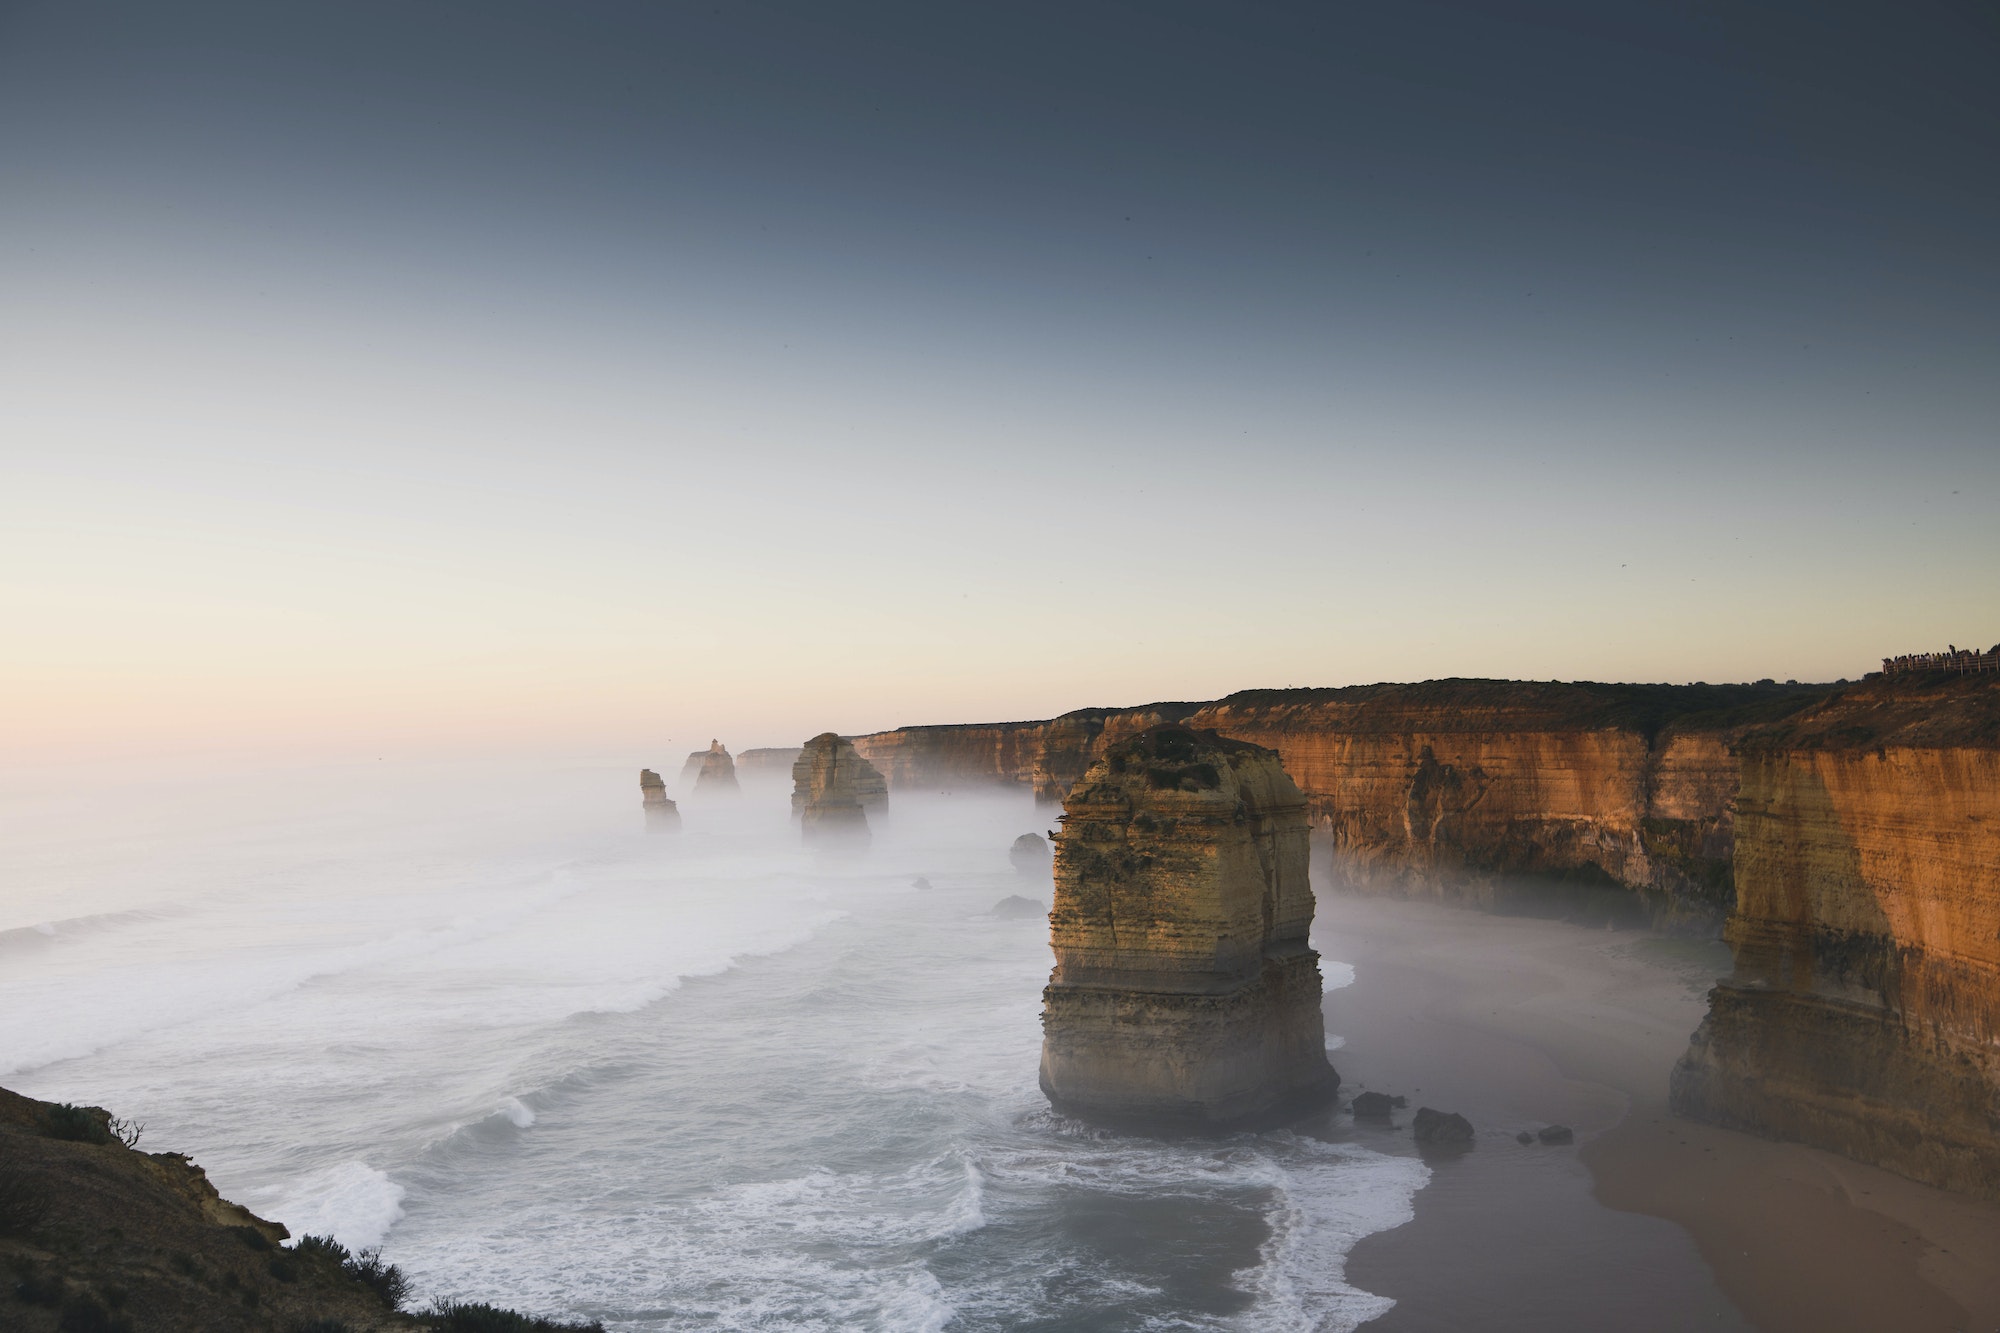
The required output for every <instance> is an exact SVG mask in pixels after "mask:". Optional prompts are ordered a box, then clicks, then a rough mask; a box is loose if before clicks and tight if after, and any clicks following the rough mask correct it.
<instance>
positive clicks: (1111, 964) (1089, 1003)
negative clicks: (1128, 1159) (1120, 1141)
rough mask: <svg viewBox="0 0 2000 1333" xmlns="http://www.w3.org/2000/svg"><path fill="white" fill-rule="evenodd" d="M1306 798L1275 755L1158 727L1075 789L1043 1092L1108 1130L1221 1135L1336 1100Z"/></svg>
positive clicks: (1068, 810) (1061, 841)
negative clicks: (1311, 942) (1316, 937)
mask: <svg viewBox="0 0 2000 1333" xmlns="http://www.w3.org/2000/svg"><path fill="white" fill-rule="evenodd" d="M1307 841H1308V835H1307V830H1306V818H1305V799H1304V797H1303V795H1302V794H1301V793H1300V792H1299V789H1298V788H1297V787H1296V786H1295V785H1294V784H1293V783H1292V781H1291V779H1290V778H1288V777H1286V776H1285V772H1284V769H1283V768H1282V767H1280V766H1279V763H1278V760H1277V756H1276V755H1275V754H1273V753H1272V752H1270V751H1269V750H1266V749H1263V748H1261V747H1259V746H1255V745H1248V744H1244V743H1242V742H1240V741H1231V740H1227V739H1224V738H1222V737H1218V736H1216V735H1214V734H1213V733H1204V732H1196V731H1190V730H1188V729H1186V728H1184V727H1177V726H1164V727H1158V728H1154V729H1152V730H1148V731H1145V732H1143V733H1141V734H1140V735H1138V736H1136V737H1133V738H1131V739H1129V740H1127V741H1124V742H1122V743H1120V744H1118V745H1115V746H1113V747H1111V749H1109V750H1108V751H1107V752H1106V754H1105V756H1104V757H1103V758H1102V759H1101V760H1100V761H1099V762H1098V763H1096V764H1094V765H1093V766H1092V767H1091V769H1090V771H1089V772H1088V773H1087V774H1086V775H1085V776H1084V778H1083V780H1082V781H1081V782H1079V783H1077V784H1076V786H1075V787H1074V788H1073V789H1072V790H1071V792H1070V794H1069V797H1068V799H1067V800H1066V801H1065V803H1064V814H1063V827H1062V831H1061V833H1060V834H1059V835H1058V837H1057V839H1056V860H1055V886H1056V888H1055V906H1054V909H1053V910H1052V911H1051V912H1050V915H1049V923H1050V944H1051V947H1052V948H1053V949H1054V951H1055V955H1056V966H1055V970H1054V972H1053V973H1052V974H1051V975H1050V978H1049V985H1048V988H1047V989H1046V990H1045V991H1044V992H1043V1002H1044V1008H1043V1014H1042V1025H1043V1033H1044V1038H1043V1046H1042V1068H1041V1083H1042V1090H1043V1091H1044V1092H1045V1093H1046V1094H1047V1095H1048V1098H1049V1100H1050V1102H1051V1103H1052V1104H1054V1105H1055V1107H1056V1108H1057V1109H1058V1110H1061V1111H1064V1112H1066V1113H1068V1114H1073V1115H1077V1116H1081V1117H1084V1118H1087V1119H1092V1120H1097V1121H1101V1122H1106V1123H1111V1124H1120V1125H1136V1126H1140V1127H1149V1128H1151V1127H1158V1128H1196V1129H1213V1128H1224V1127H1228V1126H1233V1125H1241V1124H1249V1123H1258V1122H1260V1121H1267V1120H1271V1119H1274V1118H1282V1117H1283V1116H1284V1115H1286V1114H1290V1113H1296V1112H1297V1111H1299V1110H1302V1109H1304V1108H1306V1107H1309V1106H1311V1105H1313V1104H1314V1103H1316V1102H1319V1101H1324V1100H1325V1099H1327V1098H1329V1097H1331V1096H1332V1095H1333V1093H1334V1091H1335V1090H1336V1089H1337V1088H1338V1086H1339V1082H1340V1080H1339V1077H1338V1076H1337V1075H1335V1074H1334V1072H1333V1070H1332V1068H1331V1067H1330V1066H1329V1065H1328V1064H1327V1061H1326V1035H1325V1030H1324V1027H1323V1024H1322V1020H1321V1017H1320V1008H1319V1004H1320V974H1319V955H1317V954H1316V953H1314V952H1313V951H1312V950H1311V948H1310V947H1308V945H1307V943H1306V937H1307V934H1308V932H1309V931H1310V929H1311V926H1312V914H1313V897H1312V889H1311V887H1310V885H1309V883H1308V880H1307V873H1306V861H1307V855H1308V847H1307Z"/></svg>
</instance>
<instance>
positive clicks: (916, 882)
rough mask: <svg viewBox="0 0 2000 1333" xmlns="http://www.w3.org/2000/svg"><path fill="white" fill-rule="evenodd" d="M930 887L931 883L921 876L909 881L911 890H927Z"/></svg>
mask: <svg viewBox="0 0 2000 1333" xmlns="http://www.w3.org/2000/svg"><path fill="white" fill-rule="evenodd" d="M930 886H931V882H930V881H929V880H928V879H926V878H924V877H923V876H922V875H918V876H917V877H916V878H915V879H913V880H911V881H910V887H911V888H913V889H928V888H929V887H930Z"/></svg>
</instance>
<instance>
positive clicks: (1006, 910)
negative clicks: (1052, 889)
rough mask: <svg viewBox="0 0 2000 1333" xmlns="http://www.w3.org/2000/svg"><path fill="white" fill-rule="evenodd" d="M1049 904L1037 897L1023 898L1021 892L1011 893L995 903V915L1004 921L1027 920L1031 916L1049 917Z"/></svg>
mask: <svg viewBox="0 0 2000 1333" xmlns="http://www.w3.org/2000/svg"><path fill="white" fill-rule="evenodd" d="M1048 914H1049V905H1048V904H1047V903H1045V902H1041V901H1039V900H1038V899H1035V898H1023V897H1022V896H1021V895H1020V894H1018V893H1016V894H1010V895H1008V896H1007V897H1005V898H1002V899H1001V900H1000V901H999V902H997V903H995V904H993V915H994V916H997V917H999V918H1000V919H1001V920H1003V921H1025V920H1027V919H1029V918H1030V917H1047V916H1048Z"/></svg>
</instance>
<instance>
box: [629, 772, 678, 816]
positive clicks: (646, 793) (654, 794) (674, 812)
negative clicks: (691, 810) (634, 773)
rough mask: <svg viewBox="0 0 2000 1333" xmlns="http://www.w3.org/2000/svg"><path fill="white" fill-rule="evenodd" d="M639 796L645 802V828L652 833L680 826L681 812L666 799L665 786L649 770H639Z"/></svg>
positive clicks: (658, 777) (656, 774)
mask: <svg viewBox="0 0 2000 1333" xmlns="http://www.w3.org/2000/svg"><path fill="white" fill-rule="evenodd" d="M639 795H640V798H641V799H642V800H643V801H644V802H645V811H646V827H647V828H648V829H651V830H653V831H654V832H663V831H665V830H668V829H677V828H679V827H680V826H681V810H680V807H679V806H677V805H675V804H674V803H673V802H672V801H671V800H669V799H667V784H666V783H665V782H663V781H661V780H660V775H659V774H658V773H655V772H654V771H653V770H652V769H650V768H642V769H640V770H639Z"/></svg>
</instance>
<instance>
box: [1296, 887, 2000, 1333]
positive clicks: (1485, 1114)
mask: <svg viewBox="0 0 2000 1333" xmlns="http://www.w3.org/2000/svg"><path fill="white" fill-rule="evenodd" d="M1319 910H1320V922H1319V925H1318V927H1317V928H1316V931H1315V939H1316V941H1317V942H1318V944H1319V946H1320V948H1321V949H1322V951H1323V952H1324V953H1325V955H1326V956H1327V957H1328V958H1330V959H1338V960H1340V961H1343V962H1348V963H1352V964H1353V965H1354V968H1355V980H1354V983H1353V984H1352V985H1350V986H1348V987H1345V988H1343V989H1341V990H1338V991H1335V992H1332V993H1331V994H1330V996H1329V998H1328V1002H1327V1016H1328V1031H1329V1032H1330V1033H1333V1034H1338V1035H1339V1036H1340V1037H1341V1038H1343V1039H1344V1042H1345V1045H1344V1046H1343V1048H1342V1049H1340V1050H1339V1051H1337V1052H1335V1055H1334V1062H1335V1065H1336V1067H1337V1068H1338V1069H1339V1070H1340V1073H1341V1076H1342V1078H1343V1080H1344V1086H1343V1093H1344V1094H1345V1095H1349V1096H1351V1095H1352V1094H1353V1093H1355V1092H1359V1091H1363V1090H1371V1089H1372V1090H1376V1091H1382V1092H1387V1093H1391V1094H1402V1095H1404V1096H1407V1097H1408V1098H1409V1099H1410V1104H1409V1110H1408V1111H1404V1112H1399V1113H1398V1114H1397V1117H1396V1121H1395V1124H1394V1125H1393V1126H1392V1127H1391V1126H1384V1127H1370V1126H1368V1125H1366V1124H1357V1125H1355V1127H1354V1130H1353V1133H1354V1137H1355V1138H1356V1140H1357V1141H1360V1142H1367V1143H1369V1144H1370V1146H1375V1147H1380V1148H1381V1149H1383V1150H1384V1151H1400V1152H1410V1153H1414V1152H1415V1151H1416V1147H1415V1145H1414V1143H1412V1142H1411V1141H1410V1135H1409V1128H1408V1117H1409V1115H1410V1114H1411V1113H1413V1112H1414V1111H1415V1109H1416V1108H1417V1107H1418V1106H1425V1105H1427V1106H1435V1107H1437V1108H1439V1109H1441V1110H1448V1111H1458V1112H1460V1113H1462V1114H1464V1115H1465V1116H1466V1117H1467V1118H1468V1119H1469V1120H1471V1122H1472V1123H1473V1125H1474V1127H1475V1129H1476V1131H1477V1137H1476V1139H1475V1142H1474V1145H1473V1147H1472V1148H1471V1149H1470V1150H1468V1151H1465V1152H1462V1153H1457V1154H1452V1155H1436V1154H1433V1155H1432V1156H1431V1157H1430V1158H1429V1159H1428V1160H1429V1164H1430V1166H1431V1169H1432V1173H1433V1175H1432V1180H1431V1183H1430V1184H1429V1185H1428V1186H1427V1187H1426V1188H1425V1189H1424V1190H1422V1191H1421V1192H1420V1193H1419V1194H1418V1196H1417V1200H1416V1218H1415V1220H1414V1221H1412V1222H1411V1223H1409V1224H1408V1225H1406V1226H1403V1227H1400V1228H1397V1229H1396V1230H1393V1231H1388V1232H1383V1233H1380V1234H1377V1235H1375V1236H1371V1237H1369V1238H1368V1239H1366V1240H1364V1241H1363V1242H1362V1243H1361V1244H1360V1245H1359V1246H1358V1247H1357V1248H1356V1249H1355V1251H1354V1253H1353V1254H1352V1255H1351V1256H1350V1259H1349V1263H1348V1276H1349V1279H1350V1280H1351V1281H1353V1282H1354V1283H1356V1284H1357V1285H1359V1286H1361V1287H1362V1288H1364V1289H1366V1290H1368V1291H1373V1292H1378V1293H1381V1294H1383V1295H1386V1296H1392V1297H1394V1298H1395V1299H1396V1301H1397V1302H1398V1304H1397V1306H1396V1308H1395V1309H1394V1310H1392V1311H1391V1312H1390V1313H1389V1314H1388V1315H1386V1316H1384V1317H1383V1318H1382V1319H1380V1320H1378V1321H1376V1322H1374V1323H1373V1324H1371V1325H1370V1327H1371V1328H1377V1329H1382V1330H1385V1333H1387V1331H1388V1330H1401V1329H1410V1330H1416V1329H1441V1328H1482V1329H1511V1328H1521V1329H1528V1328H1533V1329H1540V1330H1552V1329H1624V1330H1669V1329H1758V1330H1768V1331H1771V1333H1776V1331H1777V1330H1796V1329H1827V1330H1841V1329H1854V1330H1884V1329H1899V1330H1900V1329H1908V1330H1932V1329H1937V1330H1981V1331H1984V1330H1990V1329H1996V1328H2000V1206H1996V1205H1992V1204H1986V1203H1982V1202H1980V1201H1977V1200H1973V1199H1968V1198H1963V1197H1959V1196H1955V1195H1951V1194H1947V1193H1945V1192H1943V1191H1939V1190H1935V1189H1931V1188H1929V1187H1926V1186H1922V1185H1918V1184H1915V1183H1913V1182H1910V1181H1907V1180H1904V1179H1902V1178H1901V1177H1898V1176H1894V1175H1891V1174H1889V1173H1887V1172H1884V1171H1880V1170H1876V1169H1874V1168H1871V1167H1866V1166H1862V1165H1860V1164H1858V1163H1854V1162H1850V1161H1847V1160H1845V1159H1843V1158H1839V1157H1835V1156H1833V1155H1831V1154H1829V1153H1824V1152H1819V1151H1817V1150H1814V1149H1809V1148H1803V1147H1799V1146H1797V1145H1794V1144H1781V1143H1773V1142H1769V1141H1766V1140H1763V1139H1759V1138H1755V1137H1753V1136H1749V1135H1745V1134H1738V1133H1734V1132H1731V1131H1727V1130H1719V1129H1712V1128H1709V1127H1707V1126H1703V1125H1697V1124H1691V1123H1689V1122H1687V1121H1683V1120H1679V1119H1676V1118H1674V1117H1673V1116H1671V1115H1669V1113H1668V1111H1667V1106H1666V1094H1667V1074H1668V1071H1669V1069H1670V1068H1671V1067H1672V1065H1673V1062H1674V1061H1675V1060H1676V1059H1677V1058H1678V1057H1679V1055H1680V1053H1681V1051H1682V1050H1683V1049H1685V1047H1686V1044H1687V1038H1688V1034H1689V1033H1690V1032H1691V1031H1692V1030H1693V1028H1694V1027H1695V1025H1696V1024H1697V1023H1699V1022H1700V1020H1701V1017H1702V1013H1703V1011H1704V1008H1705V1002H1704V995H1705V993H1706V991H1707V989H1708V986H1709V984H1710V983H1711V980H1712V979H1713V978H1714V977H1715V976H1716V975H1719V973H1720V972H1721V971H1723V970H1726V969H1727V966H1728V951H1727V949H1726V948H1724V947H1723V946H1722V945H1720V944H1718V943H1710V942H1701V941H1688V940H1673V939H1662V938H1656V937H1653V936H1650V935H1647V934H1645V933H1643V932H1638V931H1632V930H1607V929H1601V928H1592V927H1587V926H1580V925H1572V924H1568V923H1565V922H1560V921H1549V920H1538V919H1533V918H1529V917H1521V916H1500V915H1493V914H1488V913H1484V912H1479V911H1474V910H1470V909H1464V908H1456V907H1448V906H1441V905H1435V904H1427V903H1405V902H1395V901H1385V900H1380V899H1371V898H1360V897H1354V896H1348V895H1342V894H1338V893H1329V892H1325V891H1322V893H1321V895H1320V909H1319ZM1550 1123H1558V1124H1564V1125H1568V1126H1570V1127H1571V1128H1573V1129H1574V1130H1575V1131H1576V1143H1575V1145H1574V1146H1571V1147H1558V1146H1543V1145H1542V1144H1540V1143H1535V1144H1533V1145H1525V1146H1524V1145H1521V1144H1519V1143H1518V1142H1517V1141H1516V1139H1515V1135H1516V1134H1517V1133H1518V1132H1519V1131H1521V1130H1533V1129H1536V1128H1539V1127H1540V1126H1542V1125H1544V1124H1550Z"/></svg>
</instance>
